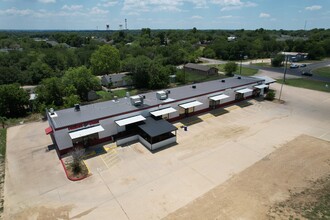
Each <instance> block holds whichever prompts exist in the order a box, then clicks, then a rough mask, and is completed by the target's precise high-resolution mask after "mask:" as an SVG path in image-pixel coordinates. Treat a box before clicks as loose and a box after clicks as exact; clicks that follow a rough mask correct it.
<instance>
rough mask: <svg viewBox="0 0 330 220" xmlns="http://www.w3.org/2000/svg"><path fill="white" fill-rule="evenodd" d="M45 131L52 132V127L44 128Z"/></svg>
mask: <svg viewBox="0 0 330 220" xmlns="http://www.w3.org/2000/svg"><path fill="white" fill-rule="evenodd" d="M45 132H46V134H47V135H48V134H50V133H53V129H52V127H48V128H46V129H45Z"/></svg>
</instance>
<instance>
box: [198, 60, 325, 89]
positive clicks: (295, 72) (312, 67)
mask: <svg viewBox="0 0 330 220" xmlns="http://www.w3.org/2000/svg"><path fill="white" fill-rule="evenodd" d="M200 60H201V61H203V62H205V63H204V65H210V64H225V63H227V61H223V60H216V59H209V58H205V57H201V58H200ZM242 66H245V67H249V68H253V69H258V70H266V71H272V72H277V73H283V74H284V67H282V68H279V67H262V66H255V65H251V64H242ZM325 66H330V60H326V61H320V62H316V63H311V64H308V65H307V66H306V67H301V68H296V69H290V68H288V69H287V71H286V73H287V74H289V75H294V76H299V77H306V78H308V79H314V80H319V81H323V82H329V83H330V77H322V76H317V75H313V76H302V75H301V73H302V71H305V72H311V73H313V70H315V69H317V68H320V67H325Z"/></svg>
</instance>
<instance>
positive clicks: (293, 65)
mask: <svg viewBox="0 0 330 220" xmlns="http://www.w3.org/2000/svg"><path fill="white" fill-rule="evenodd" d="M290 68H291V69H295V68H299V66H298V65H297V64H291V65H290Z"/></svg>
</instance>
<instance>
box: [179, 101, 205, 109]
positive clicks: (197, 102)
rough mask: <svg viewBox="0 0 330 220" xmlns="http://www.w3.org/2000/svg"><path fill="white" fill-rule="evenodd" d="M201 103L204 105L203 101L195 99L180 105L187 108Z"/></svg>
mask: <svg viewBox="0 0 330 220" xmlns="http://www.w3.org/2000/svg"><path fill="white" fill-rule="evenodd" d="M199 105H203V103H201V102H199V101H193V102H188V103H185V104H181V105H179V106H180V107H181V108H184V109H187V108H192V107H196V106H199Z"/></svg>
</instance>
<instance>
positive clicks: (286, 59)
mask: <svg viewBox="0 0 330 220" xmlns="http://www.w3.org/2000/svg"><path fill="white" fill-rule="evenodd" d="M287 64H288V56H285V67H284V75H283V81H282V85H281V90H280V96H279V97H278V99H279V100H281V96H282V89H283V84H284V83H285V76H286V70H287V68H288V67H287V66H288V65H287Z"/></svg>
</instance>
